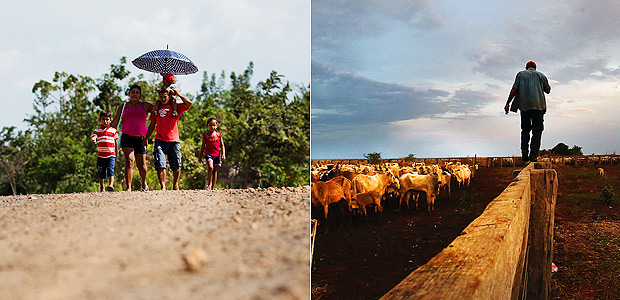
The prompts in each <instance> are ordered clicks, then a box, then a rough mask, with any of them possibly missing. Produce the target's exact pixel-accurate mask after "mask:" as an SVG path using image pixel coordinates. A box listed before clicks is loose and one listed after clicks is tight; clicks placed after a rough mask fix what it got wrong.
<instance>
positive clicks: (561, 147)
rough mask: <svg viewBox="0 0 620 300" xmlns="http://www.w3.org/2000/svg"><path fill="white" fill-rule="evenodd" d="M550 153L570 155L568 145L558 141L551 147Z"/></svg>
mask: <svg viewBox="0 0 620 300" xmlns="http://www.w3.org/2000/svg"><path fill="white" fill-rule="evenodd" d="M551 153H553V154H556V155H570V154H569V151H568V145H566V144H564V143H559V144H557V145H555V147H553V148H551Z"/></svg>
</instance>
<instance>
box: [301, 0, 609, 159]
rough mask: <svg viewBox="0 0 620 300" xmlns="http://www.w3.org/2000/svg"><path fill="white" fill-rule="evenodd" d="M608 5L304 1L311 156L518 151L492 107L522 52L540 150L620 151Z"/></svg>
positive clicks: (515, 124)
mask: <svg viewBox="0 0 620 300" xmlns="http://www.w3.org/2000/svg"><path fill="white" fill-rule="evenodd" d="M619 28H620V2H618V1H611V0H610V1H587V0H574V1H559V0H552V1H529V0H528V1H520V2H519V1H516V2H515V1H491V0H489V1H450V0H437V1H415V0H411V1H380V0H368V1H355V0H343V1H329V0H313V1H312V82H311V83H312V104H311V105H312V107H311V109H312V113H311V114H312V119H311V120H312V121H311V122H312V128H311V129H312V131H311V135H312V152H311V156H312V158H313V159H327V158H332V159H338V158H363V155H364V154H365V153H370V152H380V153H381V156H382V157H383V158H397V157H404V156H407V155H408V154H415V155H416V156H417V157H465V156H474V155H478V156H510V155H520V146H519V145H520V141H519V139H520V120H519V115H518V114H515V113H511V114H509V115H508V116H506V115H505V114H504V112H503V107H504V104H505V103H506V99H507V97H508V94H509V92H510V88H511V87H512V84H513V82H514V78H515V76H516V74H517V73H518V72H519V71H521V70H523V69H525V63H526V62H527V61H529V60H533V61H535V62H536V63H537V65H538V71H540V72H542V73H544V74H545V75H546V76H547V78H548V79H549V82H550V84H551V94H550V95H547V114H546V115H545V130H544V132H543V137H542V146H541V147H542V148H544V149H550V148H553V147H554V146H555V145H557V144H558V143H560V142H561V143H565V144H567V145H568V146H569V147H572V146H573V145H578V146H580V147H583V152H584V154H592V153H596V154H611V153H613V152H616V153H620V117H619V116H620V103H619V100H620V85H619V82H620V51H619V50H618V49H620V30H618V29H619Z"/></svg>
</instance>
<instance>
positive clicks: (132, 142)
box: [121, 134, 146, 154]
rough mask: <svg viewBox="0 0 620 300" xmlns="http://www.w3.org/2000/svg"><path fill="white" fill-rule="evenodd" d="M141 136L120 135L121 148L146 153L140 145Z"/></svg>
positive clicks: (142, 138) (142, 139)
mask: <svg viewBox="0 0 620 300" xmlns="http://www.w3.org/2000/svg"><path fill="white" fill-rule="evenodd" d="M143 141H144V137H143V136H140V137H138V136H133V135H128V134H122V135H121V148H132V149H133V151H134V153H136V154H146V149H144V147H143V146H142V142H143Z"/></svg>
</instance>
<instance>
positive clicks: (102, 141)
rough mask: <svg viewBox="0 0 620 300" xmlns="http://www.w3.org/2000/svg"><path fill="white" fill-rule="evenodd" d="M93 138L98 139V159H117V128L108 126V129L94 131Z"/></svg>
mask: <svg viewBox="0 0 620 300" xmlns="http://www.w3.org/2000/svg"><path fill="white" fill-rule="evenodd" d="M91 138H96V139H97V157H101V158H108V157H116V151H115V150H116V148H115V146H116V140H117V139H118V135H117V134H116V128H114V127H110V126H108V128H105V129H103V128H101V127H99V128H97V129H95V131H93V134H92V135H91Z"/></svg>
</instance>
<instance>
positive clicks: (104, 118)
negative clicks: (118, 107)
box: [90, 110, 118, 192]
mask: <svg viewBox="0 0 620 300" xmlns="http://www.w3.org/2000/svg"><path fill="white" fill-rule="evenodd" d="M111 120H112V112H110V111H107V110H104V111H102V112H101V113H99V123H100V126H99V128H96V129H95V130H94V131H93V134H92V135H91V136H90V138H91V140H92V141H93V144H96V145H97V177H99V188H100V191H102V192H103V182H104V180H105V179H106V178H109V185H108V187H107V188H106V189H107V191H109V192H112V191H114V164H115V162H116V155H117V154H118V145H117V144H116V141H117V140H118V134H117V133H116V128H114V127H110V121H111Z"/></svg>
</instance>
